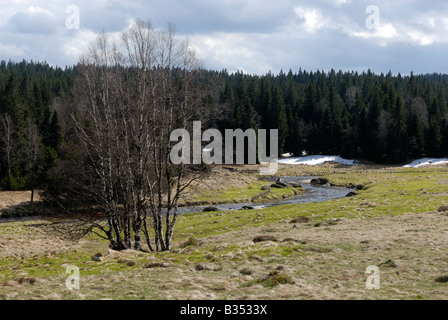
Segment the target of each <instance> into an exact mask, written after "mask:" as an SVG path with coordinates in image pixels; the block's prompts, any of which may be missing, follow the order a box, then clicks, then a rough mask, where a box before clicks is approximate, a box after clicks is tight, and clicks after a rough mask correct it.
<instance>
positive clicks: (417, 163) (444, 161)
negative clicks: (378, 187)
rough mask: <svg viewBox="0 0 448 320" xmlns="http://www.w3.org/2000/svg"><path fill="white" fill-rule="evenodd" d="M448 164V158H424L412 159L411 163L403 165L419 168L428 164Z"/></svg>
mask: <svg viewBox="0 0 448 320" xmlns="http://www.w3.org/2000/svg"><path fill="white" fill-rule="evenodd" d="M437 164H448V159H447V158H422V159H418V160H414V161H412V162H411V163H410V164H408V165H405V166H403V167H404V168H418V167H421V166H427V165H437Z"/></svg>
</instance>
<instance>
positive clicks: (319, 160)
mask: <svg viewBox="0 0 448 320" xmlns="http://www.w3.org/2000/svg"><path fill="white" fill-rule="evenodd" d="M325 162H336V163H339V164H346V165H356V164H357V161H356V160H347V159H344V158H341V157H340V156H306V157H297V158H287V159H281V160H279V161H278V163H283V164H303V165H308V166H318V165H320V164H324V163H325Z"/></svg>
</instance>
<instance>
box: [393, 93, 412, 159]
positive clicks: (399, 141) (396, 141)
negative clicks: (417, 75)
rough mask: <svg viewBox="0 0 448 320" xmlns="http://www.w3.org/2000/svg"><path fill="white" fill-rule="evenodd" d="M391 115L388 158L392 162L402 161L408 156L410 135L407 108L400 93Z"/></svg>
mask: <svg viewBox="0 0 448 320" xmlns="http://www.w3.org/2000/svg"><path fill="white" fill-rule="evenodd" d="M391 116H392V121H391V124H390V129H389V135H390V136H389V139H388V140H389V144H388V146H389V148H388V149H389V150H388V159H389V161H390V162H392V163H401V162H403V161H405V160H406V159H407V158H408V150H407V147H408V137H407V127H406V123H407V119H406V118H407V117H406V110H405V107H404V103H403V99H402V98H401V96H399V95H397V97H396V99H395V104H394V105H393V108H392V113H391Z"/></svg>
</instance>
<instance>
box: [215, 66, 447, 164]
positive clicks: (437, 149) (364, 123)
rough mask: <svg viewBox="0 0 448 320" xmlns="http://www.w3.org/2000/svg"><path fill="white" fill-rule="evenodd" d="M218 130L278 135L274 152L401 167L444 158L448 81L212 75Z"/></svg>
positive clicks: (433, 77)
mask: <svg viewBox="0 0 448 320" xmlns="http://www.w3.org/2000/svg"><path fill="white" fill-rule="evenodd" d="M215 76H219V77H221V80H222V84H221V85H222V87H223V88H222V90H221V91H220V93H219V95H218V96H217V97H216V99H215V100H216V103H217V105H221V106H226V108H225V110H227V111H226V112H227V116H226V117H225V119H221V121H218V122H217V123H216V125H218V126H220V128H221V129H223V128H242V129H248V128H253V129H257V128H263V129H278V130H279V152H280V153H292V154H294V155H302V154H303V153H304V152H306V153H309V154H331V155H342V156H345V157H349V158H356V159H365V160H369V161H372V162H376V163H389V164H400V163H403V162H405V161H407V160H409V159H412V158H419V157H422V156H430V157H442V156H447V155H448V106H447V99H446V97H447V94H448V75H445V74H426V75H414V74H413V72H411V74H410V75H409V76H402V75H401V74H398V75H396V76H394V75H392V73H391V72H389V73H387V74H383V73H381V74H379V75H377V74H374V73H372V72H371V71H370V70H369V71H367V72H363V73H357V72H342V71H339V72H336V71H335V70H331V71H330V72H323V71H316V72H307V71H302V70H301V69H300V70H299V71H298V72H295V73H293V72H292V71H291V70H290V71H289V72H288V73H287V74H286V73H284V72H283V71H281V72H280V73H279V74H278V75H272V74H271V73H268V74H266V75H262V76H257V75H247V74H243V73H241V72H236V73H232V74H228V73H227V72H226V71H225V70H224V71H222V72H220V73H215Z"/></svg>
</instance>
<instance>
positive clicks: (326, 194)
mask: <svg viewBox="0 0 448 320" xmlns="http://www.w3.org/2000/svg"><path fill="white" fill-rule="evenodd" d="M277 178H278V177H275V178H270V179H266V180H267V181H271V182H274V181H275V180H276V179H277ZM279 178H281V179H283V180H284V181H286V182H297V183H300V184H301V185H302V187H303V188H304V189H305V192H304V193H302V194H300V195H297V196H293V197H290V198H287V199H279V200H272V201H269V202H263V203H253V202H245V203H229V204H218V205H200V206H191V207H181V208H179V212H180V213H181V214H185V213H189V212H200V211H202V210H203V209H204V208H207V207H216V208H218V209H219V210H220V211H229V210H240V209H242V207H245V206H248V207H252V208H254V209H263V208H267V207H273V206H278V205H284V204H293V203H313V202H324V201H328V200H333V199H339V198H344V197H345V196H346V195H347V194H348V193H349V192H351V191H353V190H352V189H349V188H344V187H332V186H318V185H315V184H311V183H310V180H311V179H314V178H318V177H279Z"/></svg>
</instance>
